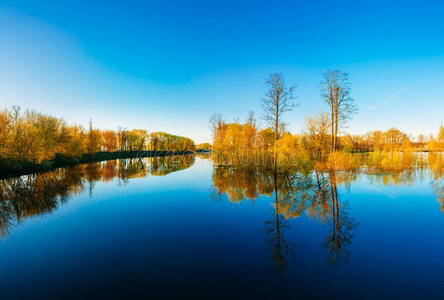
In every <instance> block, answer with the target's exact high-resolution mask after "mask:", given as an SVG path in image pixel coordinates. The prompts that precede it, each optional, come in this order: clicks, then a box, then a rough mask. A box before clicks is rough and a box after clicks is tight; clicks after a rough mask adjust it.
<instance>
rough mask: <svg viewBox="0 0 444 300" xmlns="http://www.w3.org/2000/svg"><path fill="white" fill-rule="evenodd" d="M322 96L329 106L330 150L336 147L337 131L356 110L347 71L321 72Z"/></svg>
mask: <svg viewBox="0 0 444 300" xmlns="http://www.w3.org/2000/svg"><path fill="white" fill-rule="evenodd" d="M321 85H322V93H321V95H322V98H323V99H324V101H325V102H326V103H327V104H328V106H329V108H330V123H331V137H332V138H331V150H332V151H335V150H337V147H338V131H339V128H341V126H343V125H344V123H345V122H346V121H347V120H349V119H351V118H352V116H353V115H354V114H355V113H356V112H357V108H356V106H355V104H354V100H353V98H352V97H351V84H350V79H349V75H348V73H344V72H341V71H337V70H328V71H325V72H324V74H323V79H322V83H321Z"/></svg>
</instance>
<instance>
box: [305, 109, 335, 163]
mask: <svg viewBox="0 0 444 300" xmlns="http://www.w3.org/2000/svg"><path fill="white" fill-rule="evenodd" d="M305 127H306V140H307V145H306V148H307V149H308V150H309V153H310V154H311V156H312V158H314V159H315V160H317V161H322V160H324V159H325V158H326V157H327V154H328V148H329V143H330V140H329V136H328V130H329V129H330V122H329V119H328V115H327V114H326V113H319V114H318V115H316V116H314V117H309V118H307V120H306V121H305Z"/></svg>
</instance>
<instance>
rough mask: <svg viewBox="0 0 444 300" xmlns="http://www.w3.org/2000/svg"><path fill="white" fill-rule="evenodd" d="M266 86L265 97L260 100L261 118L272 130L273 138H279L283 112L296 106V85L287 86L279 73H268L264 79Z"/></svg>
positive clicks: (282, 124) (283, 125) (282, 123)
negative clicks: (262, 111)
mask: <svg viewBox="0 0 444 300" xmlns="http://www.w3.org/2000/svg"><path fill="white" fill-rule="evenodd" d="M265 83H266V85H267V87H268V90H267V92H266V93H265V98H264V99H263V100H262V106H263V108H264V116H263V119H264V120H265V121H266V122H267V123H268V125H269V126H270V128H271V129H272V130H273V132H274V136H275V140H278V139H279V138H280V135H281V132H282V130H283V128H285V122H284V121H283V115H284V113H286V112H288V111H291V110H292V109H293V108H294V107H296V103H295V102H294V100H295V99H296V97H295V96H294V90H295V89H296V86H290V87H288V86H287V85H286V83H285V80H284V77H283V75H282V74H281V73H274V74H270V75H269V77H268V78H266V79H265Z"/></svg>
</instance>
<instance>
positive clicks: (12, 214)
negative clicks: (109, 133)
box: [0, 155, 195, 239]
mask: <svg viewBox="0 0 444 300" xmlns="http://www.w3.org/2000/svg"><path fill="white" fill-rule="evenodd" d="M194 160H195V159H194V156H193V155H185V156H168V157H150V158H143V159H121V160H112V161H106V162H102V163H93V164H84V165H79V166H76V167H73V168H61V169H56V170H54V171H51V172H47V173H42V174H31V175H26V176H21V177H15V178H8V179H2V180H0V235H1V237H2V238H3V239H4V238H6V236H7V235H8V234H9V231H10V229H11V228H13V227H15V226H16V225H18V224H20V223H21V222H22V221H24V220H25V219H26V218H28V217H32V216H34V215H42V214H45V213H49V212H51V211H53V210H55V209H57V208H58V207H59V206H60V205H61V204H62V203H64V202H66V201H67V199H69V198H70V197H72V196H75V195H78V194H80V193H81V192H83V191H85V190H88V191H89V193H91V192H92V189H93V188H94V183H95V182H97V181H102V182H108V181H111V180H113V179H118V180H119V182H120V183H121V184H127V183H128V180H130V179H132V178H138V177H146V176H147V175H152V176H163V175H166V174H169V173H171V172H175V171H178V170H182V169H186V168H189V167H190V166H192V165H193V164H194Z"/></svg>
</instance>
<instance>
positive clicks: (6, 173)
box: [0, 151, 193, 179]
mask: <svg viewBox="0 0 444 300" xmlns="http://www.w3.org/2000/svg"><path fill="white" fill-rule="evenodd" d="M191 153H193V152H190V151H182V152H172V151H118V152H96V153H94V154H93V155H89V154H84V155H82V156H81V157H69V156H66V155H61V154H57V155H56V156H55V157H54V159H51V160H45V161H42V162H41V163H39V164H37V163H32V162H29V161H21V160H6V159H0V179H4V178H9V177H14V176H21V175H27V174H32V173H40V172H46V171H50V170H53V169H57V168H63V167H72V166H75V165H79V164H84V163H91V162H101V161H107V160H113V159H125V158H141V157H161V156H169V155H184V154H191Z"/></svg>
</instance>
